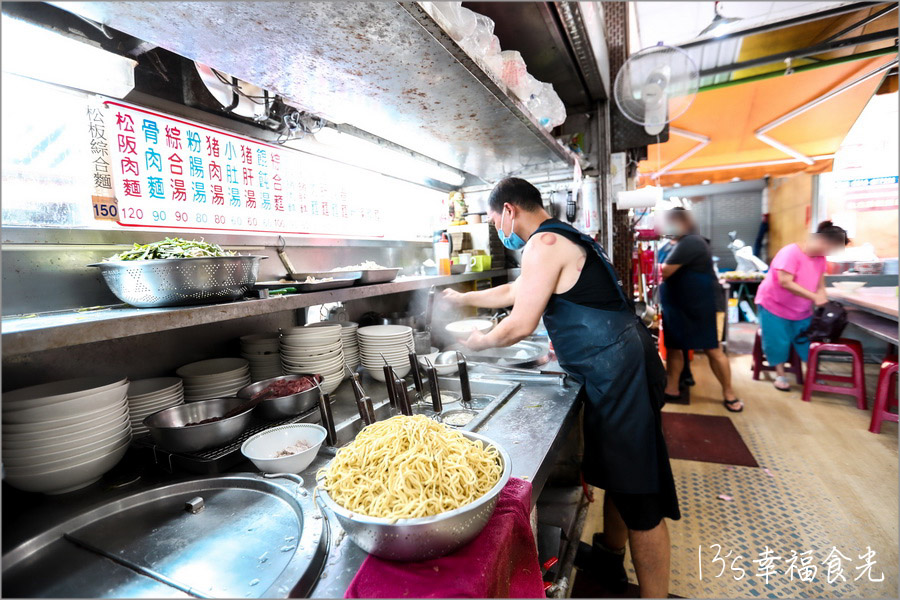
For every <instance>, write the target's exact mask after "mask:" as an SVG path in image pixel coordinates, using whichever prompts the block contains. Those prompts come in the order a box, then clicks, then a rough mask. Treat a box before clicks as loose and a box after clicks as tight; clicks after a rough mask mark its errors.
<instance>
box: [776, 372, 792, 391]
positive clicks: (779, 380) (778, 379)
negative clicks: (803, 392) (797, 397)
mask: <svg viewBox="0 0 900 600" xmlns="http://www.w3.org/2000/svg"><path fill="white" fill-rule="evenodd" d="M779 383H782V384H784V385H786V386H787V387H778V384H779ZM772 385H774V386H775V389H776V390H778V391H779V392H789V391H791V382H790V381H788V378H787V377H782V376H780V375H779V376H778V377H776V378H775V383H773V384H772Z"/></svg>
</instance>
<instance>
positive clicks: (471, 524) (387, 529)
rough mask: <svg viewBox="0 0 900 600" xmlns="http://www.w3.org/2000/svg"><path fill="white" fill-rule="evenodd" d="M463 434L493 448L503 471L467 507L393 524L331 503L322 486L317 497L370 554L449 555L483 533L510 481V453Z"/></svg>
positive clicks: (405, 556)
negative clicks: (490, 486) (490, 485)
mask: <svg viewBox="0 0 900 600" xmlns="http://www.w3.org/2000/svg"><path fill="white" fill-rule="evenodd" d="M460 433H461V434H463V435H464V436H466V437H467V438H469V439H470V440H481V442H483V443H484V445H485V446H494V447H495V448H496V449H497V451H498V452H499V454H500V461H501V462H502V463H503V464H502V467H503V471H502V472H501V474H500V479H499V480H498V481H497V483H496V484H495V485H494V487H492V488H491V489H490V490H488V491H487V493H486V494H484V495H483V496H482V497H481V498H478V499H477V500H475V501H474V502H470V503H469V504H466V505H465V506H460V507H459V508H456V509H453V510H451V511H448V512H445V513H441V514H439V515H434V516H431V517H420V518H417V519H400V520H398V521H391V520H389V519H382V518H377V517H367V516H365V515H360V514H356V513H354V512H351V511H349V510H347V509H346V508H344V507H342V506H340V505H338V504H337V502H335V501H334V500H332V499H331V497H330V496H329V495H328V492H326V491H325V489H324V488H322V487H319V488H318V489H317V495H318V497H319V498H321V499H322V502H323V503H324V504H325V506H327V507H328V509H329V510H330V511H331V512H332V513H333V514H334V516H335V517H336V518H337V520H338V523H340V524H341V527H343V528H344V531H345V532H347V535H348V536H350V539H351V540H353V541H354V543H356V545H357V546H359V547H360V548H362V549H363V550H365V551H366V552H368V553H369V554H374V555H375V556H380V557H381V558H386V559H389V560H398V561H407V562H410V561H419V560H428V559H430V558H437V557H439V556H444V555H445V554H449V553H451V552H453V551H454V550H456V549H457V548H461V547H462V546H464V545H466V544H468V543H469V542H471V541H472V540H473V539H475V537H476V536H477V535H478V534H479V533H481V530H482V529H484V526H485V525H487V522H488V520H489V519H490V518H491V515H492V514H493V513H494V507H495V506H496V505H497V498H498V497H499V496H500V490H502V489H503V487H504V486H505V485H506V483H507V482H508V481H509V476H510V472H511V464H510V460H509V454H507V453H506V450H504V449H503V447H502V446H501V445H499V444H497V443H496V442H494V441H492V440H491V439H489V438H487V437H485V436H483V435H479V434H477V433H471V432H469V431H460Z"/></svg>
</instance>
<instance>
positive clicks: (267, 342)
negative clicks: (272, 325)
mask: <svg viewBox="0 0 900 600" xmlns="http://www.w3.org/2000/svg"><path fill="white" fill-rule="evenodd" d="M279 337H281V334H280V333H278V332H277V331H276V332H274V333H255V334H253V335H245V336H243V337H241V357H243V358H245V359H246V360H247V361H248V362H249V363H250V379H252V380H253V381H254V382H256V381H262V380H263V379H272V378H273V377H281V375H282V373H281V354H280V353H279V352H278V346H279V342H278V338H279Z"/></svg>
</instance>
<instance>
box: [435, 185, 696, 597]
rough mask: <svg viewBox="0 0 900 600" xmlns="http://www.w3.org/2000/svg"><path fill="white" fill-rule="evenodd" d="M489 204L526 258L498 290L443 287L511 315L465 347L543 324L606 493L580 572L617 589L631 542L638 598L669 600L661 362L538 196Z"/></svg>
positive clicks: (507, 338) (597, 261)
mask: <svg viewBox="0 0 900 600" xmlns="http://www.w3.org/2000/svg"><path fill="white" fill-rule="evenodd" d="M488 202H489V211H490V212H489V218H490V219H491V220H492V221H493V223H494V225H495V226H496V227H497V232H498V234H499V236H500V241H501V242H503V245H504V246H506V247H507V248H509V249H510V250H519V249H521V248H524V249H525V250H524V252H523V254H522V274H521V276H520V277H519V278H518V279H517V280H516V281H514V282H512V283H508V284H506V285H503V286H500V287H496V288H492V289H488V290H483V291H480V292H468V293H459V292H456V291H454V290H449V289H448V290H445V292H444V296H443V297H444V298H445V299H446V300H447V301H449V302H451V303H453V304H456V305H458V306H473V307H479V308H503V307H507V306H510V305H511V306H512V307H513V309H512V311H511V312H510V315H509V317H507V318H506V319H504V320H503V321H501V322H500V324H499V325H498V326H497V327H496V328H494V330H493V331H491V332H490V333H488V334H482V333H480V332H474V333H472V335H471V336H470V337H469V338H468V339H467V340H466V342H465V343H466V345H467V346H468V347H469V348H472V349H473V350H483V349H485V348H492V347H498V346H509V345H512V344H515V343H516V342H519V341H521V340H522V339H524V338H526V337H527V336H529V335H531V334H532V332H534V330H535V328H536V327H537V325H538V322H539V321H540V319H541V317H542V316H543V319H544V325H545V326H546V327H547V331H548V333H549V334H550V339H551V341H552V342H553V347H554V350H555V351H556V354H557V357H558V358H559V363H560V365H561V366H562V367H563V368H564V369H565V370H566V371H567V372H568V373H570V374H571V376H572V377H573V378H574V379H575V380H577V381H578V382H579V383H581V384H582V389H581V392H580V398H582V399H583V401H584V444H585V449H584V461H583V465H582V469H583V472H584V479H585V481H586V482H587V483H589V484H591V485H593V486H595V487H599V488H603V489H604V490H606V494H605V497H604V506H603V517H604V531H603V532H602V533H596V534H594V538H593V542H594V543H593V546H592V551H591V553H590V555H589V557H587V558H586V564H585V561H582V562H581V566H583V567H584V568H590V570H591V571H592V572H594V573H597V574H599V575H600V577H601V578H602V579H603V580H604V581H605V583H607V585H609V586H610V587H611V588H612V590H613V591H624V588H625V586H626V585H627V581H628V580H627V576H626V573H625V566H624V560H625V558H624V557H625V544H626V542H630V543H631V555H632V559H633V562H634V567H635V571H636V573H637V578H638V583H639V585H640V590H641V595H642V596H644V597H656V598H660V597H662V598H665V597H667V595H668V586H669V533H668V529H667V528H666V522H665V519H666V518H670V519H679V518H680V513H679V509H678V499H677V496H676V493H675V482H674V479H673V477H672V470H671V467H670V465H669V455H668V450H667V449H666V444H665V440H664V439H663V436H662V428H661V421H660V408H661V406H662V403H663V390H664V387H665V383H666V373H665V369H664V368H663V366H662V361H661V360H660V358H659V355H658V354H657V351H656V348H655V346H654V344H653V341H652V339H651V338H650V335H649V333H648V332H647V330H646V328H644V326H643V325H642V324H641V323H640V322H639V320H638V319H637V317H636V316H635V314H634V311H633V309H632V308H631V304H630V302H628V300H627V299H626V296H625V294H624V292H623V291H622V288H621V286H620V285H619V283H618V282H617V280H616V276H615V271H613V268H612V265H611V264H610V262H609V259H608V258H607V256H606V253H605V252H604V250H603V248H601V247H600V245H599V244H597V243H596V242H595V241H593V240H592V239H591V238H590V237H588V236H586V235H584V234H582V233H580V232H578V231H577V230H576V229H574V228H573V227H571V226H570V225H567V224H565V223H563V222H561V221H558V220H556V219H552V218H550V215H549V214H548V213H547V212H546V211H545V210H544V208H543V204H542V202H541V194H540V192H539V191H538V190H537V188H535V187H534V186H533V185H531V184H530V183H528V182H527V181H525V180H523V179H517V178H512V177H511V178H507V179H504V180H502V181H501V182H499V183H498V184H497V185H496V187H494V189H493V190H492V191H491V195H490V198H489V201H488Z"/></svg>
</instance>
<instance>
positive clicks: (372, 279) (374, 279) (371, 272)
mask: <svg viewBox="0 0 900 600" xmlns="http://www.w3.org/2000/svg"><path fill="white" fill-rule="evenodd" d="M399 272H400V269H365V270H364V271H362V277H361V278H360V280H359V285H368V284H370V283H387V282H389V281H393V280H395V279H397V273H399Z"/></svg>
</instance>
